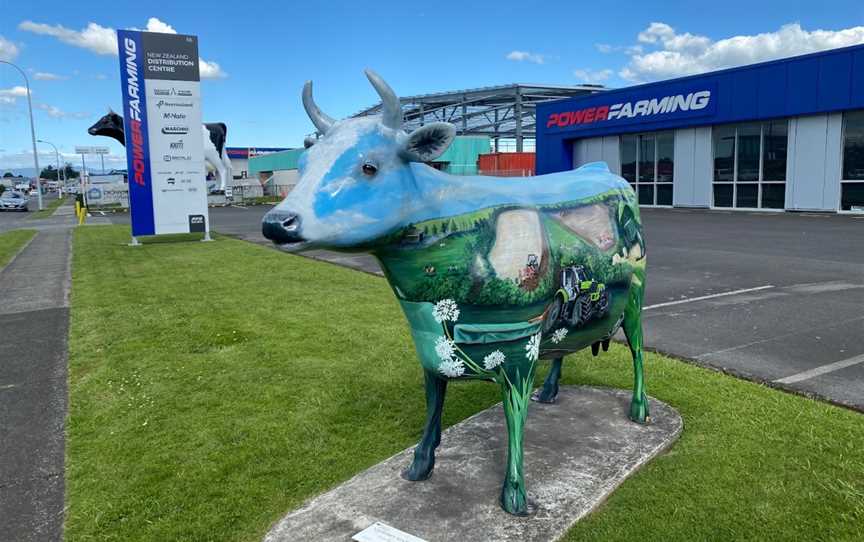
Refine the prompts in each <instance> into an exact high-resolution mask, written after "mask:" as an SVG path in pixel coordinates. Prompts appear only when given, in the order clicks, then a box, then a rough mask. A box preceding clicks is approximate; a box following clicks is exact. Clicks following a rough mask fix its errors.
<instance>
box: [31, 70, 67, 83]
mask: <svg viewBox="0 0 864 542" xmlns="http://www.w3.org/2000/svg"><path fill="white" fill-rule="evenodd" d="M33 79H36V80H39V81H63V80H66V79H69V77H67V76H65V75H58V74H56V73H49V72H36V73H34V74H33Z"/></svg>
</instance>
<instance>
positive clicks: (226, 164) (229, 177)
mask: <svg viewBox="0 0 864 542" xmlns="http://www.w3.org/2000/svg"><path fill="white" fill-rule="evenodd" d="M222 166H223V167H224V168H225V183H229V182H231V181H232V179H233V177H234V173H233V172H232V171H231V159H230V158H228V151H227V150H225V149H222ZM222 189H223V190H224V189H225V187H224V186H223V187H222Z"/></svg>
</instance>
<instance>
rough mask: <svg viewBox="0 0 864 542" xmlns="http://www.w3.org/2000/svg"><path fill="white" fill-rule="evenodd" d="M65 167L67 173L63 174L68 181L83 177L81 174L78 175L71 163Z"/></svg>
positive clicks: (67, 163)
mask: <svg viewBox="0 0 864 542" xmlns="http://www.w3.org/2000/svg"><path fill="white" fill-rule="evenodd" d="M63 167H64V169H65V171H64V172H63V173H64V175H65V176H66V178H67V179H77V178H78V177H80V176H81V174H80V173H78V172H77V171H75V170H74V169H72V164H70V163H69V162H66V164H65V165H64V166H63Z"/></svg>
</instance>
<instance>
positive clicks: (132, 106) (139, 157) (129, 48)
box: [123, 38, 145, 186]
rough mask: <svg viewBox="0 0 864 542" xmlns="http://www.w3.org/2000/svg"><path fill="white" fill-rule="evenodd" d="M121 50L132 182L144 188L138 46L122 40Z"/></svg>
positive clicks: (132, 41) (128, 39) (127, 40)
mask: <svg viewBox="0 0 864 542" xmlns="http://www.w3.org/2000/svg"><path fill="white" fill-rule="evenodd" d="M123 50H124V52H125V53H126V66H125V67H126V77H127V79H126V97H127V98H128V104H129V111H127V115H128V117H129V127H130V132H131V134H132V137H131V138H128V139H129V140H131V143H132V180H133V182H135V184H138V185H141V186H144V184H145V181H144V133H143V132H142V131H141V98H140V97H139V95H138V93H139V91H140V88H141V87H140V83H139V79H138V59H137V52H138V45H137V44H136V43H135V40H133V39H130V38H126V39H125V40H123Z"/></svg>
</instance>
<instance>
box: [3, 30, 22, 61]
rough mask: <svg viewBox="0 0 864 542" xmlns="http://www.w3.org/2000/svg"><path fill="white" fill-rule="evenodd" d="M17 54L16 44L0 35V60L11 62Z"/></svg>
mask: <svg viewBox="0 0 864 542" xmlns="http://www.w3.org/2000/svg"><path fill="white" fill-rule="evenodd" d="M17 56H18V46H17V45H15V44H14V43H12V42H11V41H9V40H7V39H6V38H4V37H3V36H0V60H6V61H8V62H12V61H13V60H15V57H17Z"/></svg>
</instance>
